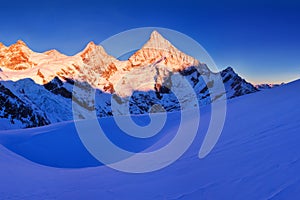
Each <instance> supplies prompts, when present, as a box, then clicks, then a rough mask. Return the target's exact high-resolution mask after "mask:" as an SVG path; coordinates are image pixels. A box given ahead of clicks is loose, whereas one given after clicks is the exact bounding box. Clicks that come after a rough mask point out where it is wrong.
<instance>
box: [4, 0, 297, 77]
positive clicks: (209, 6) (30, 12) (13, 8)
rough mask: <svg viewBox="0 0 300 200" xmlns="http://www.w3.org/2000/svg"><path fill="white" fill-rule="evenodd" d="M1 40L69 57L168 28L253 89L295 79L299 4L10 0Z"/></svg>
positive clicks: (160, 0)
mask: <svg viewBox="0 0 300 200" xmlns="http://www.w3.org/2000/svg"><path fill="white" fill-rule="evenodd" d="M0 19H1V24H0V41H1V42H2V43H4V44H5V45H10V44H12V43H14V42H16V40H18V39H22V40H24V41H25V42H26V43H27V44H28V46H29V47H30V48H32V49H33V50H35V51H38V52H41V51H45V50H48V49H52V48H56V49H58V50H59V51H61V52H63V53H65V54H68V55H73V54H75V53H77V52H79V51H80V50H82V49H83V48H84V47H85V45H86V44H87V43H88V42H89V41H94V42H95V43H100V42H101V41H103V40H105V39H106V38H108V37H110V36H112V35H114V34H117V33H119V32H121V31H125V30H128V29H132V28H138V27H148V26H151V27H153V26H155V27H165V28H169V29H174V30H177V31H180V32H182V33H184V34H187V35H188V36H190V37H192V38H193V39H195V40H196V41H198V42H199V43H200V44H201V45H202V46H203V47H204V48H205V49H206V50H207V51H208V53H209V54H210V55H211V56H212V58H213V59H214V61H215V62H216V64H217V66H218V67H219V68H221V69H223V68H225V67H227V66H232V67H233V68H234V69H235V70H236V71H237V72H238V73H239V74H240V75H242V76H243V77H244V78H246V79H247V80H249V81H251V82H254V83H263V82H269V83H272V82H274V83H279V82H288V81H291V80H294V79H297V78H300V2H299V1H298V2H297V1H287V0H286V1H263V2H261V1H258V0H254V1H233V0H232V1H214V0H213V1H190V0H184V1H178V0H174V1H164V0H152V1H148V0H147V1H142V0H140V1H116V0H107V1H90V0H85V1H81V2H79V1H63V0H62V1H57V0H53V1H47V2H41V1H7V2H1V7H0Z"/></svg>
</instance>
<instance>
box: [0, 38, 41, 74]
mask: <svg viewBox="0 0 300 200" xmlns="http://www.w3.org/2000/svg"><path fill="white" fill-rule="evenodd" d="M32 53H33V52H32V51H31V50H30V49H29V48H28V47H27V46H26V44H25V43H24V42H23V41H20V40H19V41H18V42H17V43H16V44H13V45H11V46H9V47H5V46H4V45H3V44H2V45H1V46H0V66H4V67H6V68H8V69H11V70H25V69H30V68H32V67H34V66H36V63H34V62H32V61H31V60H30V55H31V54H32Z"/></svg>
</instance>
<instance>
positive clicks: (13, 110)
mask: <svg viewBox="0 0 300 200" xmlns="http://www.w3.org/2000/svg"><path fill="white" fill-rule="evenodd" d="M20 92H21V93H22V92H24V91H22V90H21V91H20ZM0 105H1V107H0V109H1V110H0V118H4V119H7V120H9V122H10V124H11V125H12V126H14V125H16V128H20V127H26V128H29V127H36V126H44V125H47V124H50V121H49V120H48V119H47V117H46V115H45V114H44V112H42V111H41V110H39V108H38V107H36V106H35V105H32V104H31V102H29V101H28V100H27V99H21V98H20V97H18V96H16V95H15V94H14V93H12V92H11V91H10V90H9V89H8V88H6V87H5V86H4V85H3V84H1V83H0Z"/></svg>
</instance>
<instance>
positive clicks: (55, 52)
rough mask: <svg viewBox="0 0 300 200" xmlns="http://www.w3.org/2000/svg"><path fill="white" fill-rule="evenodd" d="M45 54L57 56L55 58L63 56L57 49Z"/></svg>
mask: <svg viewBox="0 0 300 200" xmlns="http://www.w3.org/2000/svg"><path fill="white" fill-rule="evenodd" d="M44 54H46V55H49V56H50V55H55V56H58V55H63V54H62V53H60V52H59V51H57V50H56V49H51V50H49V51H46V52H44Z"/></svg>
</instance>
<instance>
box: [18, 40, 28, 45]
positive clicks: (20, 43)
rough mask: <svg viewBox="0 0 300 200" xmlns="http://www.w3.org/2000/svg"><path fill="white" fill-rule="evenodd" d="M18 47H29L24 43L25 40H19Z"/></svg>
mask: <svg viewBox="0 0 300 200" xmlns="http://www.w3.org/2000/svg"><path fill="white" fill-rule="evenodd" d="M16 45H19V46H27V44H26V43H25V42H24V41H23V40H18V41H17V42H16Z"/></svg>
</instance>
